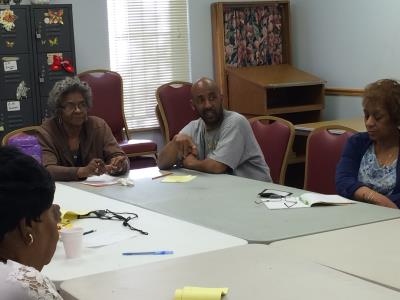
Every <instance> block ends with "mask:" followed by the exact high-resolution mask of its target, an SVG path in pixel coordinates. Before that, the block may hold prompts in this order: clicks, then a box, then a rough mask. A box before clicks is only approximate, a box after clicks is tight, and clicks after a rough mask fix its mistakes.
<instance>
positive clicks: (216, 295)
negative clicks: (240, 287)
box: [174, 286, 228, 300]
mask: <svg viewBox="0 0 400 300" xmlns="http://www.w3.org/2000/svg"><path fill="white" fill-rule="evenodd" d="M227 293H228V288H203V287H194V286H186V287H184V288H183V289H177V290H176V291H175V298H174V300H221V297H222V296H224V295H226V294H227Z"/></svg>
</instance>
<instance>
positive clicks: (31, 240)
mask: <svg viewBox="0 0 400 300" xmlns="http://www.w3.org/2000/svg"><path fill="white" fill-rule="evenodd" d="M28 237H29V242H28V246H32V244H33V235H32V233H29V234H28Z"/></svg>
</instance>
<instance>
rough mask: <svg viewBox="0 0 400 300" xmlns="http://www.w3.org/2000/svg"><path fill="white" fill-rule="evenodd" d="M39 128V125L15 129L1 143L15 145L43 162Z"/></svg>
mask: <svg viewBox="0 0 400 300" xmlns="http://www.w3.org/2000/svg"><path fill="white" fill-rule="evenodd" d="M39 128H40V127H39V126H29V127H23V128H19V129H16V130H13V131H11V132H9V133H7V134H6V135H5V136H4V137H3V139H2V141H1V145H3V146H6V145H11V146H15V147H17V148H18V149H19V150H21V151H22V152H23V153H25V154H27V155H30V156H32V157H33V158H35V159H36V160H37V161H38V162H40V163H41V162H42V149H41V147H40V145H39V142H38V139H37V137H36V135H37V132H38V130H39Z"/></svg>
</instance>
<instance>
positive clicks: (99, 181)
mask: <svg viewBox="0 0 400 300" xmlns="http://www.w3.org/2000/svg"><path fill="white" fill-rule="evenodd" d="M118 179H119V178H118V177H113V176H110V175H108V174H103V175H100V176H90V177H88V178H87V179H86V180H85V181H81V183H82V184H86V185H92V186H105V185H113V184H117V183H118Z"/></svg>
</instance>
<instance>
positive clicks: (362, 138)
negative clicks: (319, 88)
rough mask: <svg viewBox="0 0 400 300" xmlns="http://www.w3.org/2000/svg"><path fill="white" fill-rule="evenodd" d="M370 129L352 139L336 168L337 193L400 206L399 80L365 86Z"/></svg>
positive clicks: (364, 101) (359, 199) (396, 206)
mask: <svg viewBox="0 0 400 300" xmlns="http://www.w3.org/2000/svg"><path fill="white" fill-rule="evenodd" d="M362 105H363V109H364V122H365V127H366V129H367V132H362V133H358V134H355V135H353V136H352V137H350V138H349V140H348V142H347V144H346V146H345V149H344V151H343V154H342V157H341V159H340V161H339V164H338V165H337V168H336V190H337V193H338V194H339V195H341V196H343V197H346V198H352V199H355V200H358V201H363V202H368V203H372V204H377V205H381V206H386V207H391V208H399V207H400V177H399V176H400V164H399V139H400V132H399V126H400V82H398V81H395V80H391V79H382V80H378V81H376V82H373V83H371V84H369V85H368V86H367V87H366V88H365V92H364V97H363V101H362Z"/></svg>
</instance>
